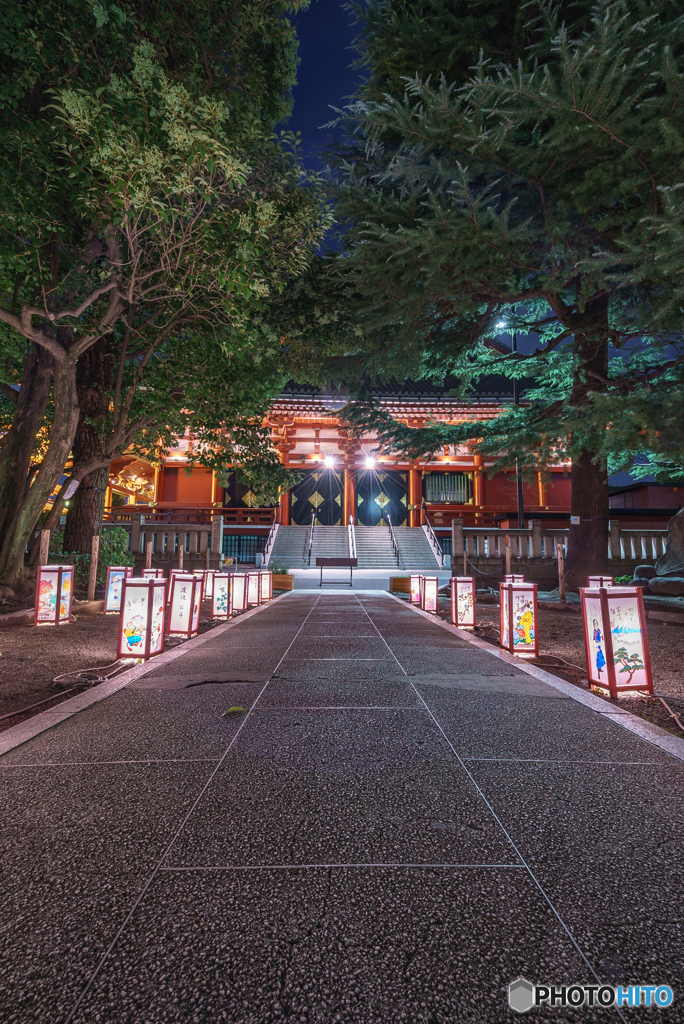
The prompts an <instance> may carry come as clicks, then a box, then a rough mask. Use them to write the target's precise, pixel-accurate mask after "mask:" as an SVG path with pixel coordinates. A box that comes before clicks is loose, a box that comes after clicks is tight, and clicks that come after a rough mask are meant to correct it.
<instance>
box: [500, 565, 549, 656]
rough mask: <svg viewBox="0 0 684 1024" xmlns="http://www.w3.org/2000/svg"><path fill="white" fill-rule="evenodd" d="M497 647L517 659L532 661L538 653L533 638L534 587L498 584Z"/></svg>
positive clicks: (535, 617) (535, 604)
mask: <svg viewBox="0 0 684 1024" xmlns="http://www.w3.org/2000/svg"><path fill="white" fill-rule="evenodd" d="M499 596H500V602H501V609H500V625H501V640H500V644H501V647H503V649H504V650H505V651H509V652H510V653H511V654H515V655H517V656H518V657H519V658H536V657H537V654H538V653H539V638H538V635H537V632H538V631H537V620H538V613H537V584H536V583H500V584H499Z"/></svg>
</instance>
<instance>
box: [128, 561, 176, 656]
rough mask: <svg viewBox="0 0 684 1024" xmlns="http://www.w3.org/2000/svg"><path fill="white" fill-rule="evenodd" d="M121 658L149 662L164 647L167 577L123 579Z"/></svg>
mask: <svg viewBox="0 0 684 1024" xmlns="http://www.w3.org/2000/svg"><path fill="white" fill-rule="evenodd" d="M122 587H123V593H122V595H121V610H120V612H119V638H118V644H117V652H116V656H117V658H123V659H126V660H129V659H130V660H134V661H147V659H148V658H152V657H154V655H155V654H161V653H162V651H163V650H164V608H165V604H166V580H165V579H164V578H163V577H162V578H161V579H159V578H158V577H156V576H151V577H149V578H147V579H139V578H137V577H136V578H132V577H130V576H126V577H124V579H123V584H122Z"/></svg>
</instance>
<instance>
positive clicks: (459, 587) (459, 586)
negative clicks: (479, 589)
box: [451, 576, 476, 629]
mask: <svg viewBox="0 0 684 1024" xmlns="http://www.w3.org/2000/svg"><path fill="white" fill-rule="evenodd" d="M475 587H476V580H475V577H474V576H452V577H451V623H452V625H454V626H458V627H459V628H460V629H475V616H476V608H475ZM462 593H464V594H465V593H468V594H471V595H472V604H471V607H470V609H469V611H468V614H467V616H466V618H467V622H466V621H464V622H461V621H460V620H459V618H458V599H459V597H460V596H461V594H462Z"/></svg>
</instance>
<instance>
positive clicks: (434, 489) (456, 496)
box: [425, 473, 470, 505]
mask: <svg viewBox="0 0 684 1024" xmlns="http://www.w3.org/2000/svg"><path fill="white" fill-rule="evenodd" d="M469 498H470V481H469V480H468V477H467V476H466V474H465V473H430V474H429V475H428V476H426V477H425V499H426V501H429V502H433V503H434V504H435V505H465V504H467V502H468V499H469Z"/></svg>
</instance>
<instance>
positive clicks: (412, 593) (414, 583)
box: [409, 572, 422, 604]
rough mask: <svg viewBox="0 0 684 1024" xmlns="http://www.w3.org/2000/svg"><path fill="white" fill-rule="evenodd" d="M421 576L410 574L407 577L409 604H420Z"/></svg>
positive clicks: (417, 573)
mask: <svg viewBox="0 0 684 1024" xmlns="http://www.w3.org/2000/svg"><path fill="white" fill-rule="evenodd" d="M421 579H422V576H421V574H420V573H419V572H412V573H411V575H410V576H409V602H410V603H411V604H420V591H421V585H420V581H421Z"/></svg>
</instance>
